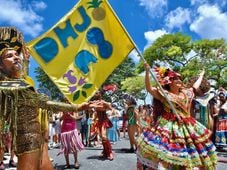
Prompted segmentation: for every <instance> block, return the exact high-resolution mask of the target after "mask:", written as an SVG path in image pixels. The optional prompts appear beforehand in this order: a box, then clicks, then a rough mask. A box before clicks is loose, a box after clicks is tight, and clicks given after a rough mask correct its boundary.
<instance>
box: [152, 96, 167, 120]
mask: <svg viewBox="0 0 227 170" xmlns="http://www.w3.org/2000/svg"><path fill="white" fill-rule="evenodd" d="M163 112H164V107H163V103H162V102H161V101H160V100H158V99H155V98H154V99H153V119H154V122H156V121H157V120H158V117H159V116H160V115H161V114H162V113H163Z"/></svg>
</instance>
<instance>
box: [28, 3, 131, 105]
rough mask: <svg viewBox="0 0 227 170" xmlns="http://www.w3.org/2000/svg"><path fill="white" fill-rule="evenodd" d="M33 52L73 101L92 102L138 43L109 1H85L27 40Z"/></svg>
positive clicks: (51, 77) (48, 73)
mask: <svg viewBox="0 0 227 170" xmlns="http://www.w3.org/2000/svg"><path fill="white" fill-rule="evenodd" d="M27 46H28V48H29V50H30V53H31V55H32V56H33V57H34V58H35V60H36V61H37V62H38V63H39V65H40V66H41V67H42V69H43V70H44V71H45V72H46V73H47V75H48V76H49V77H50V79H51V80H52V81H53V82H54V83H55V84H56V85H57V86H58V88H59V89H60V90H61V91H62V93H63V94H64V95H65V97H66V98H67V99H69V100H70V101H71V102H73V103H82V102H84V101H88V100H89V98H90V97H91V96H92V95H93V93H94V92H95V91H96V90H97V89H99V87H100V86H101V85H102V83H103V82H104V81H105V80H106V78H107V77H108V76H109V75H110V74H111V73H112V71H113V70H114V69H115V68H116V67H117V66H118V65H119V64H120V63H121V62H122V61H123V60H124V58H125V57H127V56H128V54H129V53H130V51H131V50H132V49H133V48H134V44H133V42H132V41H131V39H130V37H129V36H128V34H127V32H126V31H125V30H124V28H123V27H122V24H121V23H120V21H119V20H118V18H117V16H116V15H115V14H114V12H113V10H112V8H111V7H110V5H109V4H108V2H107V1H106V0H81V1H79V2H78V3H77V4H76V5H75V6H74V7H73V9H72V10H71V11H69V13H68V14H66V15H65V16H64V17H63V18H62V19H61V20H60V21H59V22H58V23H57V24H55V25H54V26H53V27H52V28H51V29H50V30H48V31H47V32H46V33H44V34H43V35H41V36H40V37H38V38H36V39H34V40H32V41H31V42H29V43H27Z"/></svg>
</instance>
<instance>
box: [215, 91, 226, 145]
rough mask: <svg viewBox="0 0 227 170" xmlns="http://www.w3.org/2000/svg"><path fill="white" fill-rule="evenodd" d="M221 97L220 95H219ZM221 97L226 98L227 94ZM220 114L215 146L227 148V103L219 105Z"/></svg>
mask: <svg viewBox="0 0 227 170" xmlns="http://www.w3.org/2000/svg"><path fill="white" fill-rule="evenodd" d="M219 95H220V94H219ZM221 95H223V96H224V98H226V97H225V94H224V93H222V94H221ZM218 106H219V108H220V109H219V113H218V121H217V129H216V133H215V144H216V145H217V146H221V147H226V146H227V113H226V112H225V110H227V101H225V102H224V103H219V104H218Z"/></svg>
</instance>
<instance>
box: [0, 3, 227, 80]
mask: <svg viewBox="0 0 227 170" xmlns="http://www.w3.org/2000/svg"><path fill="white" fill-rule="evenodd" d="M77 2H78V0H64V1H63V0H61V1H60V0H42V1H36V0H0V16H1V17H0V26H16V27H17V28H19V29H20V30H21V31H22V32H23V34H24V37H25V41H26V42H28V41H30V40H32V39H34V38H36V37H38V36H39V35H41V34H42V33H44V32H46V31H47V30H48V29H49V28H51V27H52V26H53V25H54V24H55V23H56V22H57V21H58V20H59V19H60V18H62V17H63V16H64V15H65V14H66V13H67V12H68V11H69V10H70V9H71V8H72V7H73V6H74V5H75V4H76V3H77ZM109 3H110V4H111V6H112V8H113V9H114V11H115V12H116V13H117V15H118V17H119V18H120V20H121V22H122V23H123V25H124V26H125V28H126V30H127V31H128V33H129V34H130V36H131V37H132V39H133V40H134V42H135V43H136V45H137V46H138V48H139V50H140V51H141V52H143V51H144V49H145V48H146V47H147V46H148V45H150V44H152V43H153V42H154V41H155V40H156V39H157V38H158V37H160V36H162V35H163V34H166V33H175V32H178V31H180V32H182V33H184V34H187V35H190V36H191V37H192V38H193V40H196V39H204V38H207V39H214V38H224V39H225V40H227V1H226V0H109ZM131 56H132V57H133V58H134V60H135V61H138V57H136V54H135V53H132V54H131ZM35 67H37V64H36V62H35V61H34V59H33V58H31V61H30V76H31V77H32V78H34V68H35Z"/></svg>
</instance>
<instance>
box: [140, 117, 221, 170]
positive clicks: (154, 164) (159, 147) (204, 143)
mask: <svg viewBox="0 0 227 170" xmlns="http://www.w3.org/2000/svg"><path fill="white" fill-rule="evenodd" d="M182 120H183V123H182V124H179V123H178V121H177V119H176V117H175V116H173V114H171V113H165V114H164V116H161V117H160V118H159V120H158V121H157V123H156V125H155V126H153V127H152V128H151V129H146V130H145V131H144V132H143V134H142V135H141V136H140V137H139V138H138V140H137V143H138V148H137V160H138V163H137V166H141V165H145V166H146V167H148V168H154V169H158V166H159V163H160V162H162V163H163V164H167V165H168V166H167V167H168V168H169V169H172V168H173V167H175V166H178V167H179V166H182V167H187V168H188V169H193V168H194V167H206V169H214V166H215V165H216V162H217V156H216V153H215V149H216V148H215V146H214V144H213V143H212V142H211V141H210V139H209V138H210V132H209V130H207V129H206V128H205V127H204V126H203V125H202V124H200V123H199V122H197V121H195V119H193V118H191V117H189V118H182ZM138 168H139V167H138ZM168 168H167V169H168Z"/></svg>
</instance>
